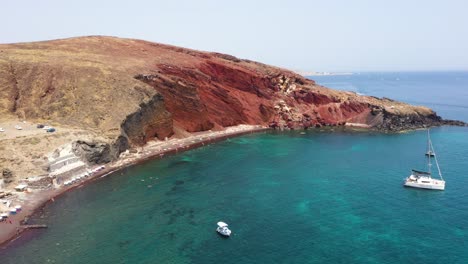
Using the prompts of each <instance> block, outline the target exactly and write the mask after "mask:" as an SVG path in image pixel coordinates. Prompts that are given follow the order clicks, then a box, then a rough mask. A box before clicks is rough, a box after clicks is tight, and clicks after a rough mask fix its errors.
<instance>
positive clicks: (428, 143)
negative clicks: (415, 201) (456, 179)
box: [426, 129, 433, 176]
mask: <svg viewBox="0 0 468 264" xmlns="http://www.w3.org/2000/svg"><path fill="white" fill-rule="evenodd" d="M432 154H433V152H432V149H431V136H430V134H429V129H427V155H426V156H427V172H429V176H432V164H431V155H432Z"/></svg>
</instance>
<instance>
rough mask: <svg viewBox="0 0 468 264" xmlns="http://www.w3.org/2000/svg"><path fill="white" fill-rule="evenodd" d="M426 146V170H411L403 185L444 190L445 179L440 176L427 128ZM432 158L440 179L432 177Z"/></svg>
mask: <svg viewBox="0 0 468 264" xmlns="http://www.w3.org/2000/svg"><path fill="white" fill-rule="evenodd" d="M427 148H428V150H427V152H426V157H427V172H426V171H419V170H411V175H410V176H409V177H407V178H406V179H405V182H404V186H407V187H413V188H421V189H431V190H445V181H444V178H442V172H441V171H440V167H439V162H438V161H437V156H436V154H435V151H434V147H433V146H432V142H431V137H430V135H429V129H428V130H427ZM432 159H434V160H435V164H436V165H437V171H438V172H439V177H440V179H434V178H432V172H431V171H432V170H431V169H432V163H431V161H432Z"/></svg>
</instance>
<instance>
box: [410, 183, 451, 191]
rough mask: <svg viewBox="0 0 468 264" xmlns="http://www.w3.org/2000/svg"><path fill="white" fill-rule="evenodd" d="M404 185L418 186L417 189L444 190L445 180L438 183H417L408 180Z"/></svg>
mask: <svg viewBox="0 0 468 264" xmlns="http://www.w3.org/2000/svg"><path fill="white" fill-rule="evenodd" d="M404 186H406V187H411V188H419V189H429V190H440V191H443V190H445V182H444V183H443V184H442V183H440V184H439V183H438V184H427V183H418V182H408V181H405V183H404Z"/></svg>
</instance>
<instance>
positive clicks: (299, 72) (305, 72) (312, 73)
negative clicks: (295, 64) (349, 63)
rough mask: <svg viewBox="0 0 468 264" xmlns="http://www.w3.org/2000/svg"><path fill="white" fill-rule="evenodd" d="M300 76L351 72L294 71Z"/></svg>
mask: <svg viewBox="0 0 468 264" xmlns="http://www.w3.org/2000/svg"><path fill="white" fill-rule="evenodd" d="M294 72H295V73H297V74H300V75H302V76H328V75H353V74H354V73H352V72H314V71H294Z"/></svg>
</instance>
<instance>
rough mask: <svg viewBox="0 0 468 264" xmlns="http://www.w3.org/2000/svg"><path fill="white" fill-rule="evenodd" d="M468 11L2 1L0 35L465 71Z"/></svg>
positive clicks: (307, 62) (356, 67)
mask: <svg viewBox="0 0 468 264" xmlns="http://www.w3.org/2000/svg"><path fill="white" fill-rule="evenodd" d="M67 2H68V3H67ZM467 12H468V1H461V0H460V1H457V0H445V1H433V0H428V1H420V0H406V1H404V0H392V1H383V0H355V1H352V0H349V1H346V0H342V1H337V0H328V1H325V0H324V1H315V0H311V1H305V0H303V1H299V0H290V1H275V0H269V1H254V0H250V1H247V0H237V1H214V0H198V1H183V0H167V1H150V0H146V1H145V0H133V1H119V0H114V1H104V0H103V1H98V0H80V1H65V0H41V1H37V0H10V1H2V5H1V9H0V23H1V25H2V27H0V43H12V42H25V41H38V40H47V39H56V38H65V37H74V36H86V35H109V36H119V37H129V38H138V39H145V40H149V41H155V42H161V43H167V44H173V45H178V46H183V47H188V48H193V49H199V50H207V51H218V52H223V53H228V54H232V55H235V56H238V57H240V58H247V59H251V60H257V61H261V62H264V63H267V64H272V65H277V66H281V67H286V68H290V69H297V70H310V71H419V70H422V71H427V70H468V15H467Z"/></svg>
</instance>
